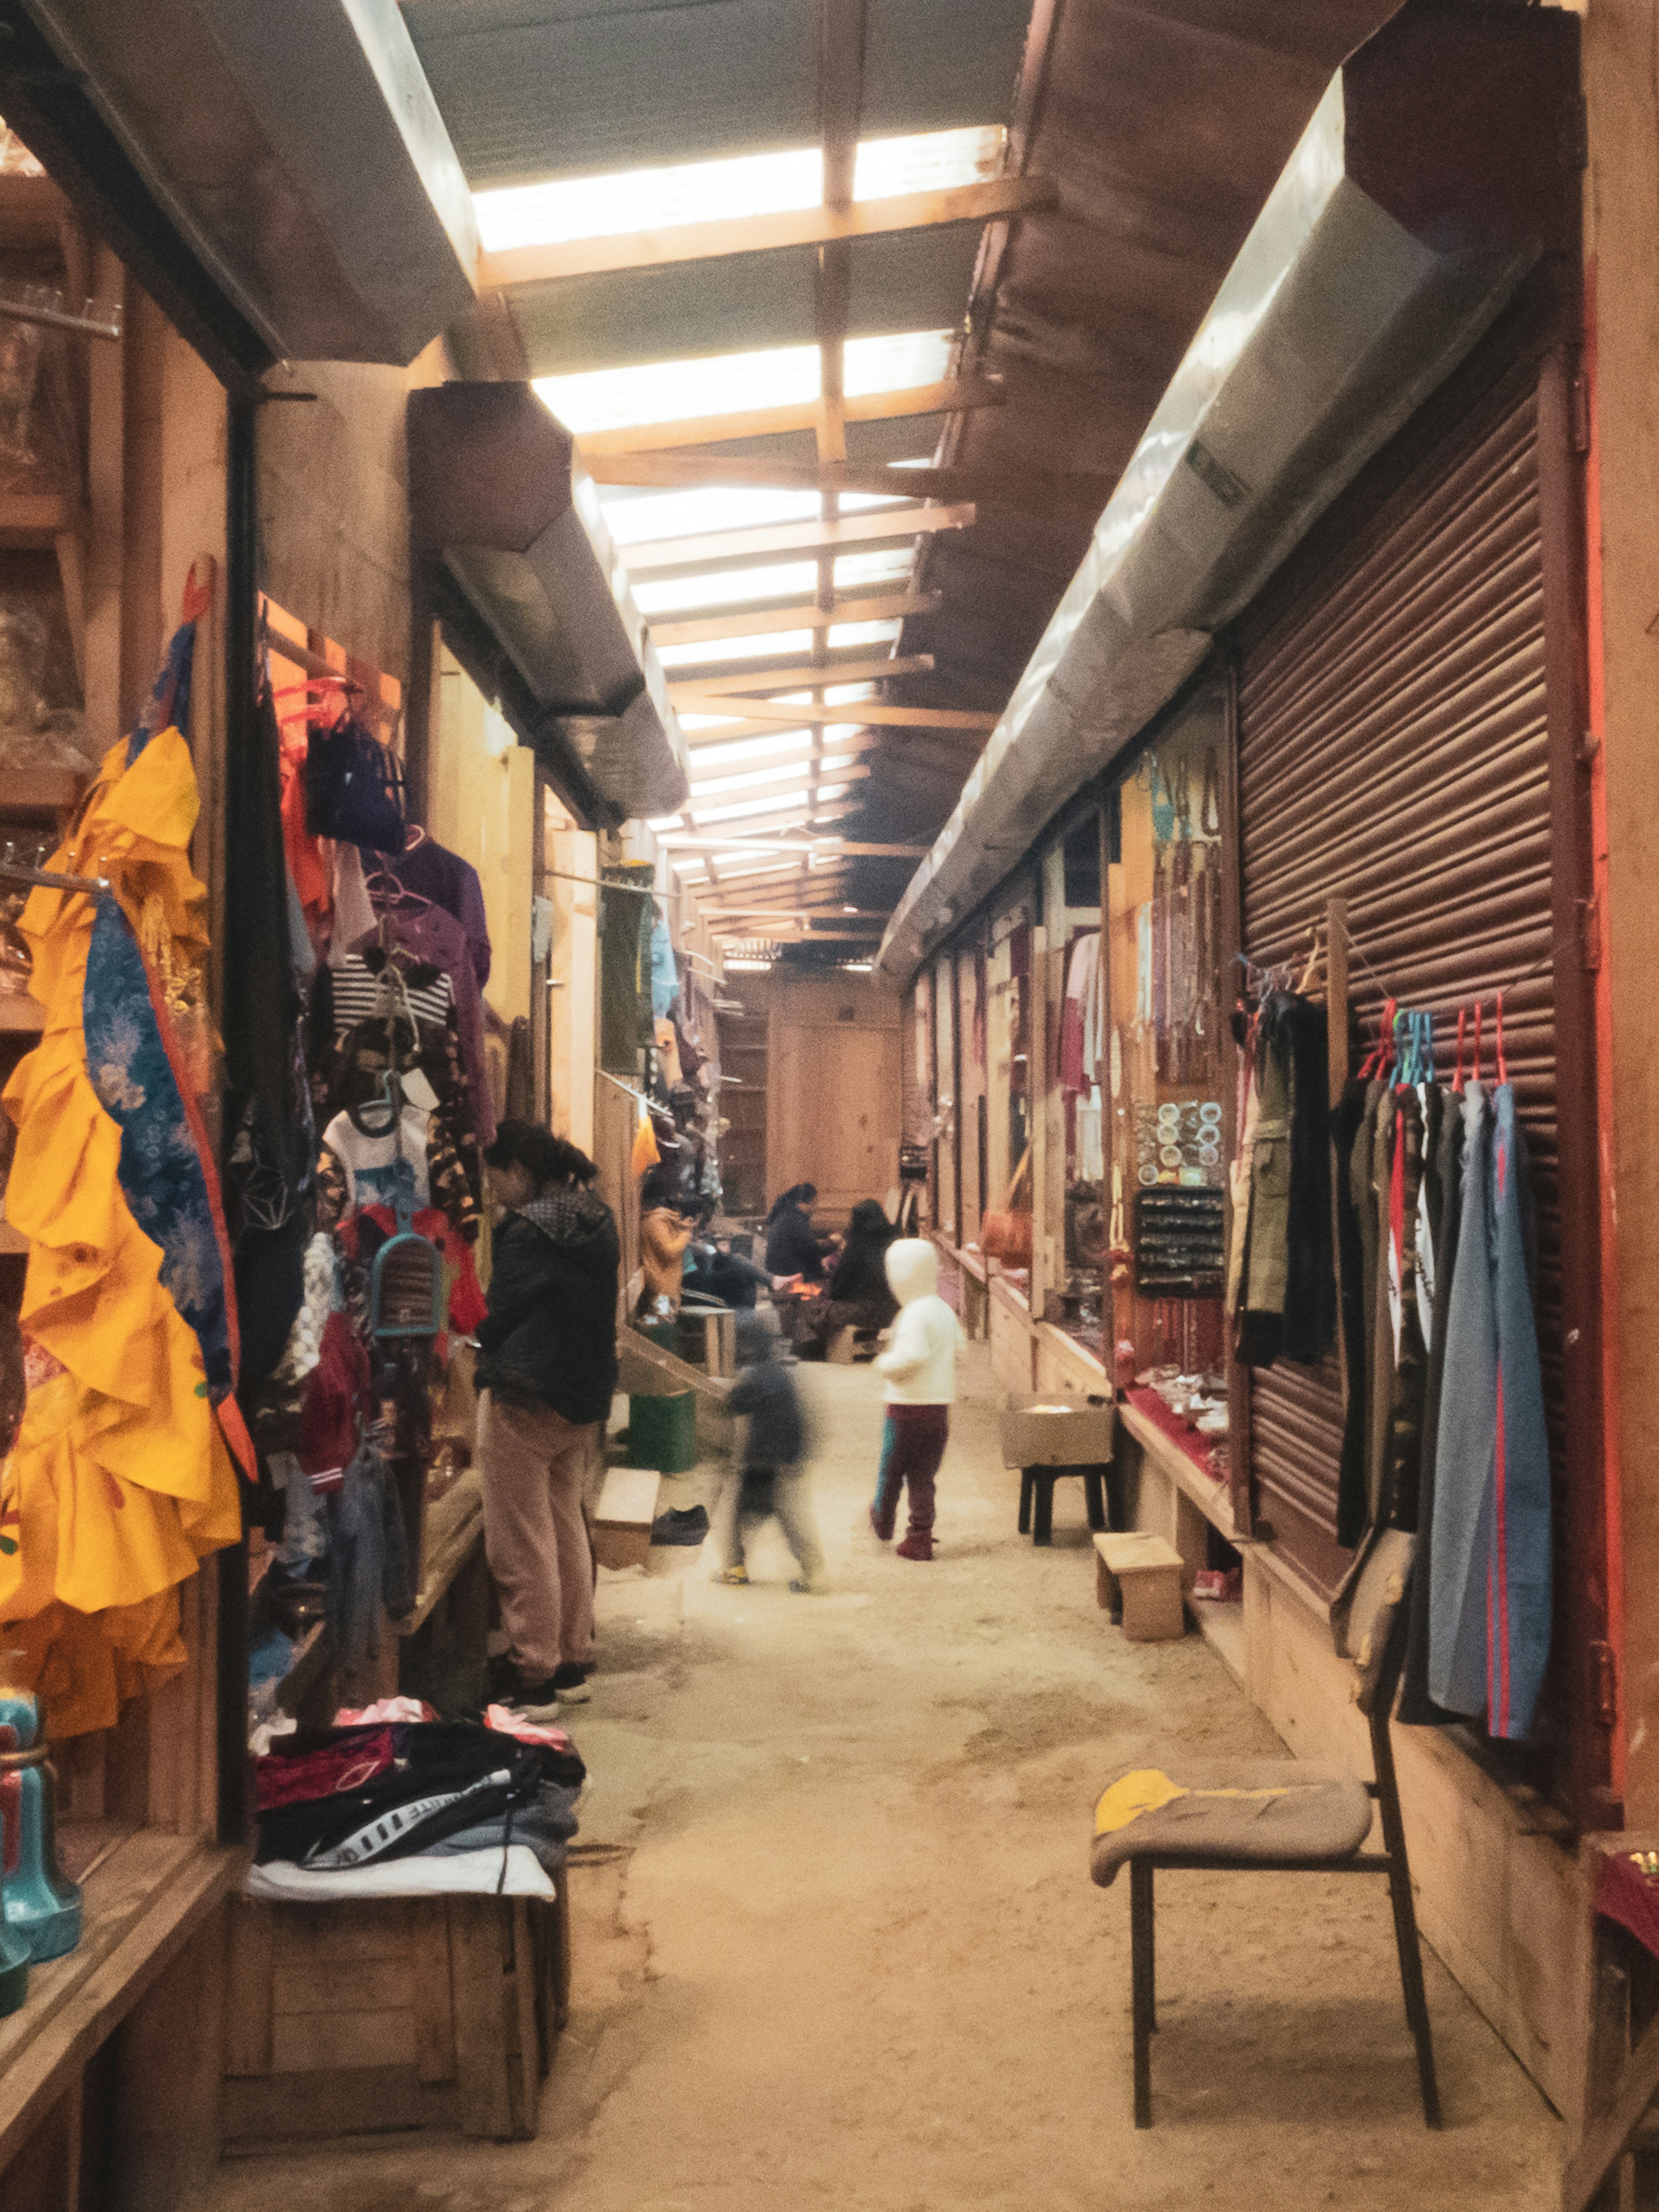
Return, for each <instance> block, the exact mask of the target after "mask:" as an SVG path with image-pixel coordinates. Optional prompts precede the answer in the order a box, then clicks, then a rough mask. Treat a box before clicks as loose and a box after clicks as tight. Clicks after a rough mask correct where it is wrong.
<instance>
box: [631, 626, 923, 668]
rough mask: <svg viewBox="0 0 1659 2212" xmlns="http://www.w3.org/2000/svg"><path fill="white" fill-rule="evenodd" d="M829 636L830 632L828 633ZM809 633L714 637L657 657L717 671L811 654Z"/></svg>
mask: <svg viewBox="0 0 1659 2212" xmlns="http://www.w3.org/2000/svg"><path fill="white" fill-rule="evenodd" d="M842 628H843V629H848V628H851V629H872V630H876V629H883V628H884V625H883V624H882V623H851V624H848V623H843V624H842ZM890 629H891V633H892V635H894V636H895V637H896V636H897V635H898V624H897V623H892V624H891V625H890ZM830 635H831V636H832V637H833V635H834V632H833V631H832V632H831V633H830ZM861 642H862V640H860V639H853V638H848V639H843V640H842V643H844V644H849V645H850V644H858V643H861ZM811 650H812V633H811V630H810V629H785V630H771V631H769V632H768V633H767V634H766V635H764V636H763V637H716V638H711V639H710V640H709V641H708V643H707V644H706V645H659V647H657V658H658V659H659V660H660V661H661V663H662V665H663V666H664V667H665V668H703V667H710V668H717V667H719V665H720V663H721V662H722V661H725V660H773V659H776V658H777V657H778V655H779V654H780V653H811Z"/></svg>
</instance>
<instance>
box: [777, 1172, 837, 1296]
mask: <svg viewBox="0 0 1659 2212" xmlns="http://www.w3.org/2000/svg"><path fill="white" fill-rule="evenodd" d="M817 1194H818V1193H817V1184H816V1183H810V1182H798V1183H794V1184H792V1185H791V1187H790V1188H789V1189H787V1191H785V1193H784V1194H783V1196H782V1197H781V1198H780V1199H775V1200H774V1201H773V1205H772V1211H771V1212H769V1214H768V1215H767V1217H766V1265H767V1267H768V1269H769V1272H770V1273H773V1274H775V1275H799V1277H800V1279H801V1280H802V1281H803V1282H804V1283H821V1282H822V1281H823V1263H824V1261H825V1259H826V1258H827V1257H828V1256H829V1253H830V1252H831V1251H832V1250H833V1249H834V1245H833V1243H832V1241H831V1240H830V1239H829V1237H820V1236H819V1235H818V1234H817V1231H816V1230H815V1229H814V1228H813V1226H812V1218H811V1216H812V1203H813V1200H815V1199H816V1198H817Z"/></svg>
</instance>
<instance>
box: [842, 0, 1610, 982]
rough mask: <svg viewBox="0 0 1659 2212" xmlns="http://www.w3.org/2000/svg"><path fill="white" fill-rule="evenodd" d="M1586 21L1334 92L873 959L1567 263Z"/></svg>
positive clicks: (1250, 586)
mask: <svg viewBox="0 0 1659 2212" xmlns="http://www.w3.org/2000/svg"><path fill="white" fill-rule="evenodd" d="M1576 28H1577V27H1576V25H1575V24H1573V23H1572V21H1571V18H1560V17H1555V18H1553V20H1551V21H1544V20H1543V19H1541V17H1538V16H1527V17H1522V16H1520V15H1516V14H1510V13H1508V12H1505V14H1504V15H1503V16H1502V18H1501V19H1496V18H1494V19H1491V20H1486V21H1482V20H1480V19H1478V18H1474V17H1463V18H1462V19H1459V18H1456V17H1455V16H1453V15H1450V14H1444V15H1442V14H1440V13H1439V12H1437V11H1435V10H1432V9H1425V10H1423V11H1421V12H1419V11H1416V10H1411V11H1407V15H1405V16H1403V17H1397V18H1396V19H1395V21H1394V22H1393V23H1391V24H1390V25H1389V27H1387V28H1386V29H1384V30H1383V32H1381V33H1379V34H1378V36H1377V37H1376V39H1374V40H1371V41H1370V43H1369V44H1368V45H1367V46H1364V47H1362V48H1361V49H1360V50H1359V52H1358V54H1357V55H1355V56H1354V57H1353V58H1352V59H1351V60H1350V61H1349V62H1348V63H1347V64H1346V65H1345V67H1344V68H1343V70H1342V71H1341V72H1340V74H1339V75H1338V76H1337V77H1335V78H1334V80H1333V82H1332V83H1331V84H1330V86H1329V88H1328V90H1327V92H1326V94H1325V96H1324V98H1323V99H1322V100H1321V102H1320V105H1319V106H1318V108H1317V110H1316V112H1315V115H1314V118H1313V120H1312V121H1311V123H1310V125H1309V126H1308V129H1307V131H1305V133H1304V136H1303V137H1302V140H1301V142H1300V143H1299V144H1298V146H1297V150H1296V152H1295V154H1294V155H1292V157H1291V161H1290V162H1289V164H1288V165H1287V167H1286V168H1285V172H1284V173H1283V175H1282V176H1281V177H1280V178H1279V181H1278V183H1277V185H1275V186H1274V188H1273V192H1272V194H1271V195H1270V196H1269V198H1268V200H1267V205H1266V206H1265V207H1264V209H1263V210H1262V212H1261V216H1260V218H1259V219H1258V221H1257V222H1256V223H1255V228H1253V229H1252V231H1251V233H1250V234H1249V238H1248V239H1247V240H1245V243H1244V246H1243V248H1242V250H1241V252H1240V253H1239V256H1238V258H1237V261H1235V263H1234V264H1233V266H1232V268H1231V270H1230V271H1229V272H1228V275H1227V277H1226V279H1225V283H1223V285H1222V287H1221V289H1220V291H1219V292H1218V294H1217V295H1216V299H1215V301H1214V304H1213V305H1212V307H1211V309H1210V312H1209V313H1208V315H1207V316H1206V319H1205V320H1204V322H1203V324H1202V325H1201V326H1200V330H1199V332H1198V335H1197V337H1195V338H1194V341H1193V343H1192V345H1191V347H1190V348H1189V349H1188V353H1187V356H1186V358H1185V360H1184V361H1183V362H1182V365H1181V368H1180V369H1179V370H1178V371H1177V372H1176V377H1175V379H1174V381H1173V382H1172V383H1171V384H1170V388H1169V390H1168V392H1166V393H1165V394H1164V399H1163V401H1162V403H1161V404H1160V405H1159V407H1158V411H1157V413H1156V414H1155V415H1154V416H1153V417H1152V422H1151V423H1150V424H1149V426H1148V428H1147V430H1146V435H1145V436H1144V437H1143V438H1142V440H1141V441H1140V445H1139V448H1138V449H1137V451H1136V453H1135V456H1134V459H1133V461H1132V462H1131V463H1130V465H1129V467H1128V468H1127V471H1125V473H1124V476H1123V477H1122V480H1121V483H1119V485H1118V487H1117V489H1116V490H1115V492H1114V494H1113V495H1112V498H1111V500H1110V501H1109V503H1108V505H1107V507H1106V509H1105V511H1104V513H1103V514H1102V516H1101V518H1100V520H1099V522H1098V524H1097V526H1096V530H1095V536H1094V542H1093V544H1092V545H1091V549H1090V551H1089V554H1088V556H1087V557H1086V559H1085V561H1084V563H1083V565H1082V567H1081V568H1079V570H1078V573H1077V574H1076V576H1075V577H1074V579H1073V582H1072V584H1071V586H1070V587H1069V588H1068V590H1067V592H1066V596H1065V598H1064V599H1063V600H1062V601H1061V602H1060V607H1059V608H1058V610H1057V611H1056V612H1055V614H1054V619H1053V620H1052V622H1051V623H1049V625H1048V630H1047V632H1046V633H1045V635H1044V636H1043V639H1042V643H1041V644H1040V646H1039V647H1038V648H1037V650H1036V653H1035V654H1034V655H1033V656H1032V659H1031V660H1030V665H1028V666H1027V668H1026V670H1025V671H1024V675H1023V676H1022V677H1021V678H1020V681H1019V683H1018V685H1017V686H1016V688H1015V691H1014V695H1013V697H1012V699H1011V701H1010V702H1009V704H1008V708H1007V710H1006V713H1005V714H1004V715H1003V717H1002V719H1001V720H1000V722H999V724H998V725H997V727H996V729H995V730H994V732H993V733H992V735H991V738H990V740H989V742H988V744H987V746H986V749H985V751H984V753H983V754H982V755H981V758H980V760H979V762H978V763H977V764H976V765H975V769H974V770H973V773H972V774H971V775H969V779H968V781H967V782H966V784H965V785H964V786H963V792H962V796H961V798H960V799H959V800H958V801H957V806H956V809H955V811H953V812H952V814H951V817H950V819H949V821H948V822H947V823H945V828H944V829H943V830H941V832H940V833H939V838H938V840H937V842H935V844H934V846H933V851H932V852H931V853H930V854H929V855H928V857H927V860H924V861H923V863H922V864H921V867H920V868H919V869H918V870H917V872H916V873H915V877H914V878H912V880H911V882H910V884H908V887H907V889H906V890H905V894H904V896H903V898H902V900H901V901H900V903H899V906H898V908H897V910H896V913H895V915H894V916H893V920H892V921H891V923H890V926H889V927H888V930H887V933H886V935H885V937H884V939H883V941H882V945H881V949H880V951H879V953H878V956H877V964H878V967H882V968H884V969H887V970H888V971H889V972H890V973H893V974H896V975H900V976H906V977H908V975H912V974H914V973H915V970H916V969H917V968H918V967H919V966H920V965H921V962H922V960H923V959H924V958H925V957H926V956H927V950H928V948H929V946H930V945H931V944H932V943H933V942H934V941H936V940H937V939H939V937H940V936H941V935H942V934H943V933H944V932H945V930H946V929H947V928H948V927H949V926H950V923H951V920H952V919H953V918H955V917H956V916H958V915H963V914H965V913H967V912H968V911H969V909H970V908H973V907H974V906H975V905H976V904H977V903H978V902H980V901H981V899H982V898H984V897H985V896H986V895H987V893H988V892H989V891H990V890H992V889H993V888H994V885H995V884H996V883H997V882H998V881H999V880H1000V878H1002V877H1003V876H1005V875H1006V873H1007V872H1008V865H1009V863H1008V854H1009V852H1010V850H1011V848H1012V849H1013V850H1016V851H1017V850H1018V849H1020V848H1022V847H1023V846H1024V845H1025V844H1027V843H1029V842H1030V841H1031V840H1032V839H1034V838H1035V837H1036V835H1037V834H1038V832H1039V831H1040V830H1041V829H1042V826H1043V824H1044V823H1046V822H1048V820H1049V819H1050V818H1051V817H1053V815H1054V813H1055V812H1056V811H1057V810H1058V809H1059V808H1060V806H1061V805H1064V803H1065V802H1066V799H1068V798H1069V797H1070V796H1071V795H1072V793H1073V792H1075V791H1076V790H1078V789H1079V787H1080V786H1081V785H1082V784H1083V783H1084V782H1085V781H1087V780H1088V778H1089V777H1090V776H1091V775H1094V774H1097V772H1098V771H1099V770H1100V769H1101V768H1103V766H1104V765H1105V764H1106V763H1109V761H1110V760H1111V759H1112V757H1114V755H1115V754H1116V753H1117V752H1118V751H1120V750H1121V748H1122V747H1123V746H1124V745H1125V744H1127V743H1128V742H1129V741H1130V740H1131V739H1132V738H1133V737H1134V736H1135V735H1136V734H1137V732H1139V731H1140V730H1141V729H1143V728H1144V727H1145V726H1146V723H1147V721H1148V720H1150V719H1151V718H1152V715H1153V714H1156V713H1157V711H1158V709H1159V708H1161V707H1162V706H1164V705H1165V704H1166V703H1167V702H1168V701H1169V700H1170V698H1171V697H1173V696H1174V694H1175V693H1176V690H1178V689H1179V688H1180V686H1181V684H1182V683H1183V682H1184V681H1185V680H1186V679H1187V678H1188V676H1189V675H1190V674H1191V673H1192V672H1193V671H1194V669H1195V668H1196V667H1197V666H1198V665H1199V664H1200V661H1201V660H1202V659H1203V658H1204V655H1205V653H1206V652H1207V650H1208V649H1209V647H1210V644H1211V642H1212V637H1213V635H1214V634H1215V632H1216V631H1217V630H1218V629H1221V628H1222V627H1223V626H1224V625H1225V623H1228V622H1230V621H1231V620H1232V618H1233V617H1235V616H1236V615H1237V614H1238V613H1239V612H1240V611H1242V609H1243V607H1244V606H1245V605H1248V603H1249V600H1250V599H1252V598H1253V597H1254V595H1255V592H1257V591H1259V590H1260V588H1261V586H1262V585H1263V584H1264V583H1265V582H1266V581H1267V578H1268V577H1269V576H1271V575H1272V574H1273V571H1274V570H1275V569H1276V568H1278V567H1279V564H1280V563H1281V562H1283V561H1284V559H1285V556H1286V555H1287V554H1288V553H1289V552H1290V551H1291V549H1292V548H1293V547H1294V546H1295V544H1297V541H1298V539H1300V538H1301V537H1302V536H1303V535H1304V532H1306V531H1307V530H1308V529H1309V527H1310V525H1311V524H1312V523H1313V522H1314V521H1315V520H1316V518H1317V517H1318V516H1319V515H1320V514H1321V513H1323V512H1324V510H1325V509H1326V508H1327V507H1328V506H1329V505H1330V503H1331V501H1333V500H1334V498H1335V497H1336V496H1337V495H1338V494H1339V493H1340V491H1341V490H1342V489H1343V488H1344V486H1345V485H1346V484H1347V483H1349V482H1350V481H1351V480H1352V477H1354V476H1355V475H1356V474H1357V473H1358V471H1359V470H1360V469H1361V468H1362V467H1363V466H1364V464H1365V463H1366V462H1367V461H1368V460H1369V459H1371V457H1372V456H1373V455H1374V454H1375V453H1377V452H1378V451H1379V450H1380V448H1381V447H1383V445H1384V444H1385V443H1386V442H1387V441H1388V440H1389V438H1390V437H1392V436H1393V435H1394V434H1395V431H1396V430H1397V429H1398V428H1400V427H1401V425H1402V424H1403V423H1404V422H1405V421H1406V420H1407V417H1408V416H1410V415H1411V414H1412V413H1413V410H1415V409H1416V408H1417V407H1418V405H1419V404H1420V403H1421V402H1422V400H1423V399H1425V398H1426V397H1427V395H1428V394H1429V393H1430V392H1431V391H1432V390H1433V389H1434V388H1435V386H1437V385H1438V384H1439V383H1440V382H1442V381H1443V379H1444V378H1445V377H1446V376H1447V374H1449V372H1450V370H1451V369H1452V368H1454V367H1455V364H1456V363H1457V362H1458V361H1459V360H1460V359H1461V358H1462V356H1464V355H1465V354H1466V353H1467V352H1468V349H1470V347H1472V346H1473V345H1474V343H1475V341H1476V340H1477V339H1478V338H1479V337H1480V334H1481V333H1482V331H1485V330H1486V328H1487V326H1488V325H1490V324H1491V322H1492V319H1493V318H1494V317H1495V316H1496V315H1497V314H1498V312H1499V311H1500V309H1501V308H1502V307H1503V306H1504V303H1505V301H1508V300H1509V299H1510V297H1511V295H1513V293H1514V292H1515V290H1516V288H1517V286H1518V285H1519V284H1520V283H1521V281H1522V278H1523V277H1524V276H1525V275H1526V273H1527V271H1528V269H1529V268H1530V267H1531V266H1532V265H1533V264H1534V262H1535V261H1536V260H1537V259H1538V258H1539V257H1540V255H1541V253H1542V252H1545V251H1552V252H1557V251H1559V252H1568V251H1571V249H1572V240H1571V236H1570V235H1569V234H1568V232H1569V228H1570V223H1571V220H1572V215H1571V210H1572V205H1573V203H1572V199H1571V194H1570V193H1568V192H1564V191H1563V190H1562V178H1563V174H1564V167H1565V163H1566V162H1567V161H1568V160H1569V159H1570V157H1571V138H1572V126H1571V116H1572V114H1573V113H1574V112H1576V110H1575V109H1574V108H1573V107H1572V106H1571V103H1572V102H1573V101H1574V100H1576V88H1577V59H1576ZM1500 42H1501V43H1500Z"/></svg>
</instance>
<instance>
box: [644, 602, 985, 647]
mask: <svg viewBox="0 0 1659 2212" xmlns="http://www.w3.org/2000/svg"><path fill="white" fill-rule="evenodd" d="M943 603H944V594H943V593H942V592H887V593H885V594H884V595H883V596H880V597H878V598H875V599H837V600H836V601H835V603H834V604H833V605H830V606H827V607H823V606H819V605H817V602H816V601H811V602H807V603H804V604H801V605H795V606H789V607H770V608H768V609H767V610H766V611H764V612H762V613H757V614H750V613H746V612H744V611H743V610H742V609H735V610H734V611H732V613H730V614H721V615H696V616H694V617H692V618H691V619H690V621H688V622H667V623H659V622H653V623H652V625H651V642H652V643H653V645H654V646H656V647H657V648H658V649H659V651H660V650H661V648H662V647H664V646H665V645H703V644H712V645H718V644H720V643H721V642H722V641H724V640H725V639H726V638H728V637H774V636H777V635H781V634H782V633H783V632H786V631H788V630H797V629H834V628H836V627H837V626H838V625H840V624H841V623H866V622H902V621H903V620H904V618H905V617H906V616H907V615H931V614H933V613H936V612H937V611H938V610H939V607H940V606H941V605H943Z"/></svg>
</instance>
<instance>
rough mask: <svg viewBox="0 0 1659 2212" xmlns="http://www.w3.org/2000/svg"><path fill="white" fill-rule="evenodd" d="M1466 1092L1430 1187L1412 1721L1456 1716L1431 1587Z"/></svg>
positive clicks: (1443, 1104)
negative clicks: (1438, 1694)
mask: <svg viewBox="0 0 1659 2212" xmlns="http://www.w3.org/2000/svg"><path fill="white" fill-rule="evenodd" d="M1462 1103H1463V1102H1462V1097H1461V1096H1460V1095H1459V1093H1458V1092H1456V1091H1446V1092H1443V1093H1441V1094H1440V1099H1439V1107H1438V1111H1437V1116H1436V1121H1437V1139H1436V1143H1435V1146H1434V1155H1433V1158H1434V1167H1433V1174H1432V1176H1431V1177H1430V1176H1425V1183H1426V1184H1427V1185H1428V1187H1429V1188H1430V1192H1431V1198H1430V1206H1431V1223H1432V1225H1433V1234H1434V1311H1433V1321H1432V1328H1431V1335H1430V1339H1429V1373H1428V1382H1427V1385H1426V1388H1425V1397H1424V1409H1423V1457H1422V1464H1421V1468H1420V1470H1419V1486H1418V1504H1417V1571H1416V1572H1415V1573H1414V1574H1413V1577H1412V1581H1411V1589H1410V1591H1409V1594H1408V1597H1407V1634H1406V1664H1405V1671H1404V1674H1403V1675H1402V1677H1401V1689H1400V1708H1399V1714H1398V1717H1399V1719H1400V1720H1401V1721H1402V1722H1404V1723H1406V1724H1407V1726H1409V1727H1417V1728H1435V1727H1438V1726H1441V1725H1442V1724H1443V1723H1446V1722H1448V1721H1452V1720H1455V1719H1456V1718H1457V1716H1456V1714H1455V1713H1449V1712H1447V1711H1445V1709H1444V1708H1443V1706H1440V1705H1436V1704H1435V1702H1434V1700H1433V1699H1432V1698H1431V1696H1430V1695H1429V1638H1430V1621H1431V1590H1432V1588H1433V1573H1432V1565H1431V1562H1432V1558H1433V1552H1434V1522H1435V1492H1436V1488H1437V1481H1438V1474H1437V1461H1438V1451H1439V1439H1440V1407H1441V1401H1442V1397H1443V1390H1444V1384H1445V1376H1446V1321H1447V1314H1448V1311H1449V1307H1450V1304H1451V1295H1452V1285H1453V1284H1454V1282H1455V1279H1456V1270H1457V1255H1458V1245H1459V1242H1460V1236H1459V1231H1460V1227H1461V1225H1462V1216H1463V1138H1464V1127H1465V1124H1464V1118H1463V1112H1462Z"/></svg>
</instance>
